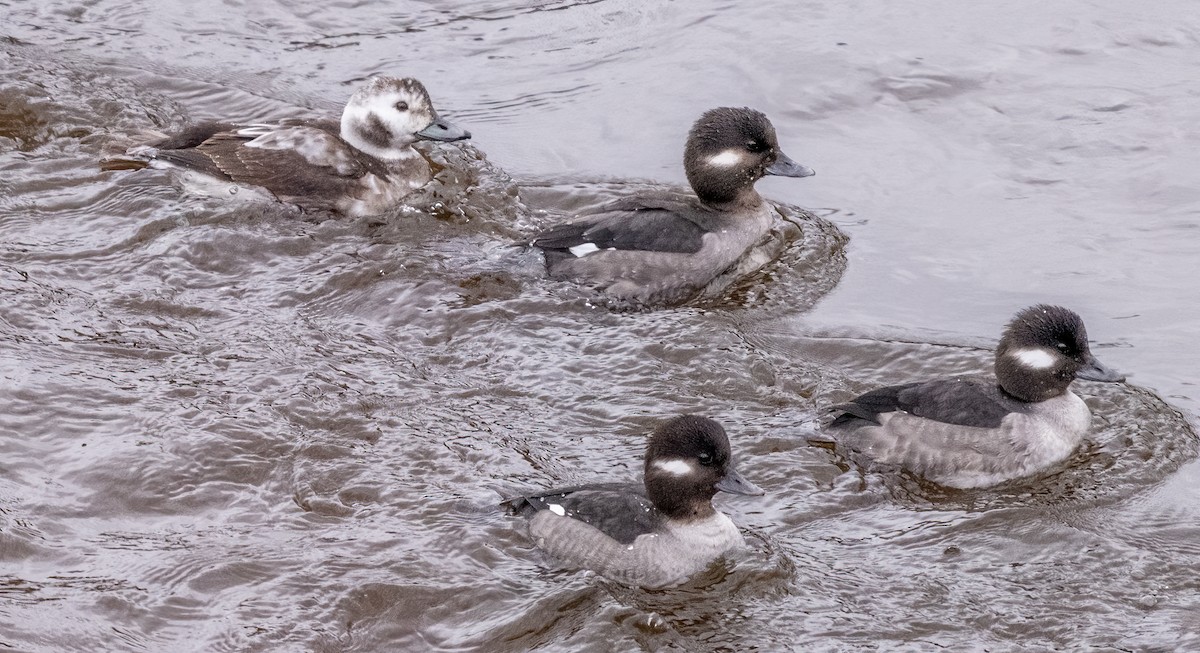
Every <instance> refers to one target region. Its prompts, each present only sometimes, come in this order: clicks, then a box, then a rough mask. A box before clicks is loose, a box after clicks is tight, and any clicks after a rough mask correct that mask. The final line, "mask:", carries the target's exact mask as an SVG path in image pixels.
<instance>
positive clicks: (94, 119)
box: [0, 0, 1200, 651]
mask: <svg viewBox="0 0 1200 653" xmlns="http://www.w3.org/2000/svg"><path fill="white" fill-rule="evenodd" d="M381 5H382V3H307V2H278V3H247V4H246V5H245V6H239V4H238V3H224V4H220V5H216V4H213V3H191V2H159V3H143V2H131V1H128V0H100V1H98V2H89V3H80V2H59V1H56V0H48V1H43V2H37V3H32V2H17V3H0V38H3V39H4V40H3V41H0V79H2V80H3V81H2V82H0V298H2V299H0V379H2V384H0V650H17V651H76V650H78V651H396V650H401V651H425V650H456V651H465V650H484V651H523V650H530V649H537V650H548V651H551V650H552V651H581V650H589V651H591V650H595V651H610V650H611V651H625V650H678V651H723V650H736V651H747V650H762V651H786V650H795V651H811V650H843V651H856V650H898V649H900V650H922V651H923V650H931V649H936V648H949V649H952V650H963V649H973V650H992V651H996V650H1021V651H1026V650H1047V649H1058V650H1064V649H1066V650H1074V649H1085V648H1086V649H1090V650H1113V651H1131V650H1133V651H1165V650H1200V580H1197V577H1196V573H1195V570H1196V569H1197V567H1198V566H1200V508H1198V507H1197V505H1198V500H1200V489H1198V488H1200V484H1198V483H1197V480H1200V464H1197V463H1196V462H1195V460H1196V454H1197V440H1196V437H1195V434H1194V432H1193V431H1192V429H1191V427H1190V426H1188V420H1189V419H1191V417H1192V416H1193V415H1194V414H1195V412H1196V410H1197V409H1198V408H1200V392H1198V391H1197V389H1196V385H1195V384H1194V373H1195V370H1196V369H1197V368H1198V367H1200V353H1198V352H1200V347H1197V346H1196V342H1197V340H1198V339H1200V302H1197V301H1196V300H1197V299H1198V292H1197V291H1198V289H1200V282H1198V281H1197V274H1196V263H1195V261H1196V260H1198V257H1200V237H1198V234H1200V232H1197V224H1198V221H1197V217H1198V214H1200V185H1198V184H1197V182H1196V178H1195V170H1196V169H1197V168H1198V167H1200V132H1198V131H1197V130H1196V128H1195V125H1197V124H1200V102H1198V101H1197V97H1198V96H1200V81H1197V75H1196V70H1198V69H1200V68H1198V64H1200V13H1197V12H1196V11H1195V8H1194V5H1193V4H1192V3H1188V2H1185V1H1183V0H1165V1H1164V2H1161V3H1157V4H1145V3H1135V4H1128V3H1126V4H1125V5H1120V6H1118V5H1116V4H1115V3H1107V2H1099V1H1096V2H1085V1H1082V0H1065V1H1063V2H1058V3H1047V2H1036V3H1035V2H1009V3H994V6H992V5H986V4H982V5H981V4H979V3H959V2H947V1H945V0H942V1H935V2H924V3H917V2H892V3H872V2H839V3H833V2H830V3H797V2H785V1H783V0H766V1H764V2H758V3H754V4H752V5H751V4H748V3H719V2H709V1H707V0H701V1H697V2H688V3H683V2H674V3H670V2H631V1H625V2H616V1H614V2H592V3H569V2H559V3H536V2H528V1H526V2H489V3H475V2H471V3H468V2H440V3H418V2H405V3H390V4H387V5H385V6H381ZM372 73H392V74H402V75H413V76H416V77H418V78H420V79H421V80H423V81H424V82H425V83H426V85H427V86H428V87H429V89H430V93H431V94H432V96H433V99H434V102H435V104H436V105H437V106H438V107H439V109H440V110H441V111H442V112H443V113H444V114H445V115H446V116H447V117H448V118H450V119H452V120H454V121H456V122H458V123H460V124H462V125H463V126H465V127H467V128H468V129H470V130H471V131H472V132H473V133H474V134H475V140H474V141H473V146H468V147H465V148H463V149H461V150H460V149H457V148H455V147H453V146H451V147H443V148H439V149H435V150H432V151H431V152H430V153H429V154H430V156H431V158H433V159H434V160H435V161H437V162H438V163H439V167H440V168H441V172H440V173H439V175H438V179H437V181H436V182H435V184H434V185H433V186H432V187H431V188H429V189H427V190H426V191H425V193H424V194H422V195H421V196H420V197H419V198H417V200H416V204H417V208H415V209H412V210H406V211H397V212H396V213H395V214H393V215H386V216H379V217H376V218H371V219H362V220H324V219H321V218H320V217H316V216H297V215H295V214H293V213H291V212H289V211H287V210H284V209H282V208H278V207H264V206H261V205H245V204H241V205H239V204H230V203H221V202H216V201H213V200H206V199H202V198H196V197H190V196H186V195H184V194H182V193H181V192H180V190H179V189H177V188H175V187H174V186H173V185H172V184H171V183H170V180H169V178H168V177H166V176H165V175H162V174H160V173H157V172H154V171H144V172H138V173H131V172H119V173H106V172H101V171H99V169H98V167H97V166H96V160H97V158H98V157H99V155H100V150H101V147H102V146H103V144H104V142H105V141H106V140H107V139H108V138H109V137H110V136H111V135H114V134H123V133H129V132H133V131H136V130H140V129H147V128H163V129H170V128H175V127H179V126H182V125H184V124H187V123H188V122H190V121H193V120H200V119H206V118H230V119H236V120H254V119H271V118H282V117H289V116H294V115H298V114H310V113H314V112H315V113H336V112H337V111H338V110H340V107H341V104H342V103H343V102H344V101H345V98H346V97H347V96H348V94H349V93H350V91H351V90H352V89H353V87H354V85H355V84H356V83H357V82H358V81H359V80H361V79H363V78H364V77H365V76H368V75H370V74H372ZM724 104H732V105H749V106H754V107H756V108H758V109H761V110H763V111H764V112H766V113H767V114H768V115H769V116H770V117H771V118H772V120H773V121H774V123H775V125H776V127H777V129H778V132H779V135H780V141H781V143H782V144H783V147H784V148H785V151H787V152H788V153H789V154H790V155H791V156H792V157H793V158H795V159H796V160H798V161H800V162H802V163H805V164H808V165H811V166H812V167H814V168H816V170H817V171H818V175H817V176H816V177H813V178H811V179H804V180H790V179H768V180H765V181H764V182H762V183H760V185H759V188H760V190H761V191H763V193H764V194H765V195H767V196H768V197H771V198H773V199H774V200H777V201H779V202H781V203H783V209H784V212H785V214H786V216H787V217H788V219H789V221H790V222H791V223H793V224H794V225H795V226H796V227H797V231H798V232H799V233H798V234H796V233H793V237H794V238H795V240H794V241H793V243H792V246H791V247H790V248H789V249H788V250H787V252H786V253H785V254H784V258H783V260H782V261H781V262H780V263H779V264H778V265H776V266H774V267H772V268H771V269H769V270H767V271H765V272H764V273H763V274H762V275H760V277H759V278H757V279H754V280H752V281H751V282H750V283H747V284H743V285H742V286H741V287H739V288H736V289H734V290H733V291H732V292H731V293H730V294H729V295H728V296H727V297H725V298H724V299H721V300H718V301H713V302H709V303H707V304H705V305H701V306H693V307H685V308H678V309H670V310H661V311H654V312H641V313H619V312H613V311H610V310H606V309H605V308H603V307H598V306H596V305H595V304H594V302H591V301H589V300H588V298H587V297H584V296H581V295H579V294H578V293H576V292H573V291H572V289H571V288H569V287H565V286H563V285H561V284H556V283H553V282H549V281H546V280H544V279H542V278H541V274H540V271H539V269H538V265H537V261H536V259H535V258H533V257H530V256H529V255H526V254H522V253H521V252H520V251H519V250H514V249H511V248H509V247H508V246H507V245H508V243H510V242H511V241H512V240H513V239H515V238H519V237H521V236H522V235H527V234H529V233H530V232H532V231H533V230H534V229H536V228H537V227H538V226H540V225H544V224H548V223H550V222H552V221H554V220H555V219H557V216H556V213H557V212H565V213H569V212H571V211H573V210H578V209H579V208H580V207H583V206H587V205H590V204H594V203H596V202H600V201H603V200H604V199H606V198H609V197H612V196H614V195H615V194H618V193H620V192H624V190H628V189H629V188H631V187H632V188H636V187H641V186H642V185H644V183H646V182H644V181H642V180H653V181H656V182H663V183H680V182H682V180H683V175H682V170H681V168H680V159H681V151H682V142H683V138H684V135H685V133H686V130H687V128H688V126H689V125H690V123H691V122H692V121H693V120H694V119H695V117H696V116H697V115H698V114H699V113H700V112H701V111H702V110H704V109H707V108H710V107H712V106H718V105H724ZM474 148H478V149H474ZM481 152H485V153H486V159H484V158H483V155H482V154H481ZM501 169H503V171H504V172H502V171H501ZM506 173H507V174H506ZM621 180H636V181H634V182H632V183H631V184H630V185H625V186H623V185H622V184H621V183H619V182H620V181H621ZM623 188H624V190H623ZM797 206H803V207H808V208H809V209H811V210H812V212H813V213H815V214H816V215H819V216H822V217H823V218H825V219H827V220H829V221H832V224H833V225H836V228H835V227H833V226H831V224H830V223H829V222H825V221H824V220H822V219H821V218H817V217H814V216H813V215H811V214H809V213H806V212H804V211H802V210H800V209H797V208H794V207H797ZM839 230H840V232H844V233H845V234H848V235H849V238H850V240H849V243H848V244H846V242H845V241H844V239H843V238H842V236H841V235H840V233H839ZM843 268H844V274H843ZM827 293H828V294H827ZM1043 301H1044V302H1056V303H1062V304H1064V305H1067V306H1070V307H1072V308H1074V309H1076V310H1077V311H1079V312H1080V313H1081V314H1082V315H1083V317H1084V319H1085V321H1086V322H1087V324H1088V327H1089V332H1090V334H1091V336H1092V338H1093V340H1094V341H1095V343H1096V344H1095V345H1094V351H1096V353H1097V355H1098V356H1099V357H1100V358H1101V359H1102V360H1103V361H1104V362H1106V363H1107V364H1108V365H1110V366H1112V367H1114V368H1117V369H1120V370H1121V371H1123V372H1125V373H1127V374H1129V375H1130V377H1131V381H1130V384H1129V385H1123V386H1106V385H1099V384H1090V383H1081V384H1079V387H1078V391H1079V392H1080V393H1081V394H1082V395H1083V396H1085V397H1086V398H1087V399H1088V403H1089V404H1090V405H1091V406H1092V408H1093V411H1094V413H1095V420H1094V427H1095V428H1094V433H1093V434H1092V436H1091V438H1090V440H1089V442H1088V444H1087V445H1086V446H1085V447H1083V448H1082V449H1081V451H1079V452H1078V453H1077V455H1076V456H1075V457H1074V459H1073V460H1072V461H1071V464H1070V465H1069V466H1067V467H1066V468H1065V469H1063V470H1061V471H1059V472H1057V473H1055V474H1052V475H1048V476H1046V477H1043V478H1039V479H1037V480H1035V481H1033V482H1030V483H1024V484H1018V485H1016V486H1014V487H1010V488H1000V489H996V490H992V491H986V492H947V491H945V490H939V489H937V488H934V487H929V486H926V485H923V484H922V483H920V482H918V481H917V480H915V479H912V478H907V477H894V476H886V475H881V474H874V473H870V474H863V473H861V472H859V471H857V470H855V469H851V468H849V467H848V466H847V465H846V463H845V461H843V460H841V459H839V458H838V457H837V456H836V455H835V454H834V453H832V452H830V451H828V450H827V449H825V448H822V447H820V446H815V445H813V444H810V443H809V442H808V440H807V436H808V435H811V434H812V433H813V430H814V429H815V428H816V427H817V426H818V424H819V421H820V411H819V408H820V407H821V406H824V405H827V404H829V403H831V402H833V401H836V400H839V399H843V398H845V397H846V395H847V394H848V393H850V392H854V391H860V390H863V389H866V388H868V387H870V386H873V385H877V384H880V383H889V382H900V381H905V380H910V379H914V378H920V377H923V376H927V375H933V374H953V373H959V372H981V371H986V369H987V364H988V356H989V352H988V351H987V347H989V346H990V345H991V344H992V343H994V341H995V338H996V336H997V335H998V333H999V330H1000V327H1001V325H1002V324H1003V323H1004V322H1005V321H1006V320H1007V319H1008V318H1009V317H1010V316H1011V314H1012V313H1013V312H1015V311H1016V310H1017V309H1019V308H1021V307H1023V306H1026V305H1029V304H1032V303H1036V302H1043ZM683 411H694V412H699V413H703V414H706V415H709V416H712V417H714V418H716V419H718V420H719V421H721V422H722V423H723V424H724V425H725V426H726V427H727V428H728V430H729V432H730V433H731V437H732V440H733V446H734V450H735V452H736V453H737V454H738V455H739V456H740V459H741V462H740V464H739V467H740V468H741V470H742V471H743V473H745V475H746V476H747V477H748V478H750V479H751V480H753V481H754V482H756V483H757V484H759V485H761V486H762V487H764V488H765V489H766V490H767V492H768V494H767V496H766V497H762V498H755V497H737V498H729V497H726V498H725V499H724V500H723V502H722V507H723V509H724V510H726V511H727V512H729V513H730V514H731V515H732V516H733V517H734V519H735V521H737V522H738V523H739V524H740V525H741V526H743V528H744V530H745V532H746V534H747V539H748V542H749V543H750V546H749V548H748V550H747V551H745V552H742V553H739V554H738V555H735V556H732V557H731V559H730V560H728V561H726V562H724V563H722V564H719V565H717V566H715V567H714V568H713V569H712V570H711V571H710V572H708V573H706V574H704V575H703V576H702V577H699V578H697V579H694V580H693V581H692V582H691V583H689V584H688V585H687V586H685V587H682V588H678V589H672V590H664V591H655V592H646V591H642V590H636V589H630V588H625V587H621V586H618V585H614V584H611V583H609V582H607V581H605V580H603V579H600V578H596V577H594V576H591V575H589V574H586V573H579V572H574V571H571V570H563V569H559V568H557V567H556V566H555V565H554V564H553V563H552V562H551V561H548V560H546V559H545V558H544V557H543V556H542V555H540V554H539V553H538V552H537V551H536V550H534V549H532V548H531V547H530V545H529V543H528V541H527V540H526V539H525V538H524V537H523V536H522V534H521V532H520V529H519V528H518V524H516V523H514V521H513V520H511V519H510V518H508V517H505V516H504V515H502V514H500V513H499V512H498V511H497V509H496V506H495V504H496V501H497V499H498V496H499V495H498V492H504V491H508V490H512V489H514V488H532V487H542V486H548V485H558V484H571V483H577V482H586V481H591V480H622V479H625V478H629V477H632V476H634V475H635V474H636V472H637V470H638V468H639V458H640V456H641V452H642V447H643V444H644V436H645V434H646V432H647V431H648V430H649V429H650V428H652V426H653V425H654V424H655V423H656V422H657V420H659V419H660V418H661V417H663V416H667V415H671V414H674V413H678V412H683Z"/></svg>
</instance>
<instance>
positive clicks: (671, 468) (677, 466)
mask: <svg viewBox="0 0 1200 653" xmlns="http://www.w3.org/2000/svg"><path fill="white" fill-rule="evenodd" d="M654 466H655V467H657V468H659V469H661V470H663V471H664V472H666V473H668V474H671V475H672V476H687V475H688V474H691V473H692V471H693V468H692V464H691V463H689V462H688V461H686V460H679V459H678V458H673V459H671V460H656V461H654Z"/></svg>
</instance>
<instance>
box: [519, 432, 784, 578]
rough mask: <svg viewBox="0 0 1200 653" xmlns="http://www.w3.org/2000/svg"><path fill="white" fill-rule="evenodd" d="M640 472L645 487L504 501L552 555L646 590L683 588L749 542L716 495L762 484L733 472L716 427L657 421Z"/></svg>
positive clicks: (604, 487)
mask: <svg viewBox="0 0 1200 653" xmlns="http://www.w3.org/2000/svg"><path fill="white" fill-rule="evenodd" d="M644 469H645V472H644V473H645V479H644V480H645V483H644V484H643V485H637V484H633V483H628V484H624V483H605V484H599V485H584V486H578V487H571V488H565V489H560V490H552V491H550V492H544V493H540V494H533V495H529V496H522V497H516V498H514V499H509V500H507V501H505V502H504V504H503V505H505V506H506V507H508V508H509V510H510V512H512V513H513V514H516V515H521V516H525V517H528V518H529V533H530V535H531V536H532V537H533V538H534V540H535V541H536V542H537V545H538V546H539V547H541V548H542V549H543V550H545V551H546V552H547V553H549V554H550V555H552V556H554V557H556V558H559V559H561V560H563V561H565V562H567V563H570V564H571V565H574V566H578V567H585V568H588V569H591V570H594V571H596V572H598V573H600V574H602V575H604V576H607V577H609V578H612V579H614V580H617V581H620V582H623V583H628V584H631V585H639V586H642V587H651V588H654V587H668V586H671V585H678V584H679V583H682V582H684V581H685V580H687V579H688V578H690V577H691V576H692V575H694V574H695V573H696V572H698V571H701V570H703V569H705V568H706V567H708V565H709V564H711V563H712V562H713V560H715V559H717V558H718V557H719V556H720V555H721V554H723V553H725V552H726V551H728V550H730V549H732V548H734V547H737V546H739V545H741V544H742V543H743V540H742V535H741V533H739V532H738V529H737V526H734V524H733V521H731V520H730V519H729V517H727V516H725V515H724V514H723V513H721V512H718V511H717V510H716V509H715V508H713V505H712V498H713V495H715V494H716V493H717V491H718V490H720V491H724V492H731V493H733V494H746V495H761V494H763V491H762V490H761V489H759V488H758V486H756V485H754V484H753V483H751V482H749V481H747V480H746V479H744V478H742V476H741V474H738V472H737V470H735V469H734V467H733V461H732V460H731V459H730V450H729V438H728V437H726V435H725V429H723V428H721V425H720V424H717V423H716V422H714V421H713V420H711V419H707V418H704V417H697V416H695V415H683V416H680V417H676V418H674V419H672V420H670V421H668V422H666V423H664V424H662V425H660V426H659V427H658V428H657V429H656V430H655V431H654V434H653V435H652V436H651V437H650V442H649V443H648V445H647V446H646V457H645V465H644Z"/></svg>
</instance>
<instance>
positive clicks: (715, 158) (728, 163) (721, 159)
mask: <svg viewBox="0 0 1200 653" xmlns="http://www.w3.org/2000/svg"><path fill="white" fill-rule="evenodd" d="M741 162H742V153H741V152H739V151H737V150H725V151H724V152H721V153H720V154H714V155H712V156H710V157H708V165H710V166H716V167H718V168H730V167H733V166H735V165H737V164H739V163H741Z"/></svg>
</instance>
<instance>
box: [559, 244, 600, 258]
mask: <svg viewBox="0 0 1200 653" xmlns="http://www.w3.org/2000/svg"><path fill="white" fill-rule="evenodd" d="M567 251H569V252H571V253H572V254H574V255H575V258H583V257H584V256H587V255H588V254H591V253H592V252H598V251H600V248H599V247H597V246H596V243H583V244H582V245H576V246H574V247H568V248H567Z"/></svg>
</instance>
